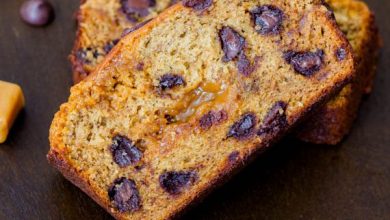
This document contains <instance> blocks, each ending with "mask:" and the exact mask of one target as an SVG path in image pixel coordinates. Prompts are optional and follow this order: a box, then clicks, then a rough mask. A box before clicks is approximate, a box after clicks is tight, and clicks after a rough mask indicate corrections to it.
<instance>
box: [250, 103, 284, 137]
mask: <svg viewBox="0 0 390 220" xmlns="http://www.w3.org/2000/svg"><path fill="white" fill-rule="evenodd" d="M286 109H287V103H285V102H283V101H278V102H276V103H275V104H274V105H273V106H272V108H271V109H270V110H269V111H268V113H267V115H266V116H265V118H264V119H263V122H262V125H261V126H260V129H259V131H258V133H257V134H258V135H260V136H264V135H274V134H277V133H279V132H280V131H281V130H283V129H285V128H286V127H287V126H288V122H287V117H286Z"/></svg>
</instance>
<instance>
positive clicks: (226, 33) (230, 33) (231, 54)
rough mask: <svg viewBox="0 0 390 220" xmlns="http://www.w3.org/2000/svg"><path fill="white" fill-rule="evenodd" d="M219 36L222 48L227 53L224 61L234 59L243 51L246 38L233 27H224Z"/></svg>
mask: <svg viewBox="0 0 390 220" xmlns="http://www.w3.org/2000/svg"><path fill="white" fill-rule="evenodd" d="M219 38H220V40H221V44H222V50H223V52H224V53H225V55H224V57H223V61H224V62H229V61H232V60H233V59H235V58H237V57H238V56H239V54H240V53H242V52H243V49H244V46H245V39H244V38H243V37H242V36H241V35H240V34H239V33H237V32H236V31H235V30H233V28H231V27H226V26H225V27H223V28H222V29H221V30H220V31H219Z"/></svg>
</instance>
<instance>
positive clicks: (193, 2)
mask: <svg viewBox="0 0 390 220" xmlns="http://www.w3.org/2000/svg"><path fill="white" fill-rule="evenodd" d="M212 4H213V0H183V5H184V6H185V7H188V8H193V9H195V10H197V11H202V10H205V9H206V8H208V7H210V6H211V5H212Z"/></svg>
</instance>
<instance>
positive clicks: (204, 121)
mask: <svg viewBox="0 0 390 220" xmlns="http://www.w3.org/2000/svg"><path fill="white" fill-rule="evenodd" d="M226 119H227V112H226V111H224V110H222V111H209V112H208V113H207V114H205V115H203V116H202V118H200V120H199V125H200V127H201V128H202V129H204V130H207V129H209V128H211V127H212V126H213V125H216V124H220V123H221V122H223V121H225V120H226Z"/></svg>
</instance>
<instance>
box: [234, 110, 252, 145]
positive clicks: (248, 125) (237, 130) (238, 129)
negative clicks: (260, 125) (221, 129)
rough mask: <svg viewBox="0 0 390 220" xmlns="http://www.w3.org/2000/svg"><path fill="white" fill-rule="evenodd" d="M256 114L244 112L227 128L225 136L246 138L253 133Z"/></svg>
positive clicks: (239, 138)
mask: <svg viewBox="0 0 390 220" xmlns="http://www.w3.org/2000/svg"><path fill="white" fill-rule="evenodd" d="M256 121H257V119H256V115H254V114H253V113H246V114H244V115H243V116H242V117H241V118H240V120H238V121H237V122H235V123H234V124H233V125H232V126H231V127H230V129H229V132H228V134H227V137H228V138H230V137H233V138H235V139H238V140H241V139H247V138H249V137H251V136H252V135H253V134H254V131H255V128H256V124H257V122H256Z"/></svg>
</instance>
